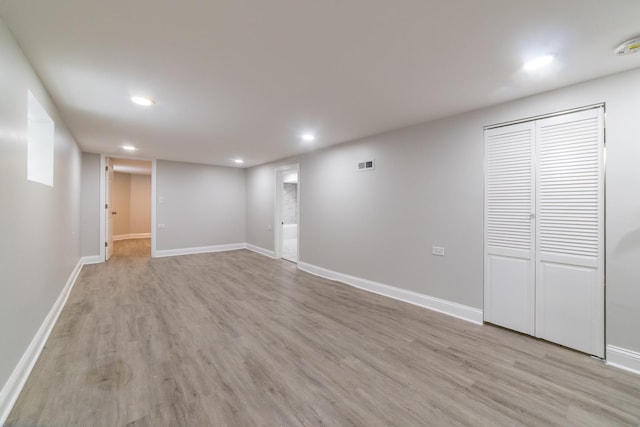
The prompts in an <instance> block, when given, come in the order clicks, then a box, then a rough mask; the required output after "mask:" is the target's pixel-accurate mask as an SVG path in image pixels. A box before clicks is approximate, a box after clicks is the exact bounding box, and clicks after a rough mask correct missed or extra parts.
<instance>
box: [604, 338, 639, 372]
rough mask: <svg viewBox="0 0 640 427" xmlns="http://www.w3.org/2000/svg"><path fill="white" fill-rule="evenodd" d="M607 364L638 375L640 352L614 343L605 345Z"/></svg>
mask: <svg viewBox="0 0 640 427" xmlns="http://www.w3.org/2000/svg"><path fill="white" fill-rule="evenodd" d="M607 365H611V366H615V367H616V368H620V369H624V370H625V371H629V372H633V373H634V374H638V375H640V353H638V352H636V351H633V350H627V349H626V348H622V347H616V346H615V345H607Z"/></svg>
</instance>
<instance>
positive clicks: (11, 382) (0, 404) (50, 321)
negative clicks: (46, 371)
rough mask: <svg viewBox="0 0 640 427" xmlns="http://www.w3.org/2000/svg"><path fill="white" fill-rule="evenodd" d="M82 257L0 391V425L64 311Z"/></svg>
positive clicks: (80, 266) (78, 271)
mask: <svg viewBox="0 0 640 427" xmlns="http://www.w3.org/2000/svg"><path fill="white" fill-rule="evenodd" d="M82 265H83V264H82V259H80V260H79V261H78V263H77V264H76V266H75V267H74V268H73V271H72V272H71V275H70V276H69V279H67V283H66V284H65V285H64V288H62V291H61V292H60V295H59V296H58V299H56V302H55V303H54V304H53V307H51V310H49V313H48V314H47V317H45V318H44V321H43V322H42V324H41V325H40V328H39V329H38V332H36V335H35V336H34V337H33V339H32V340H31V343H30V344H29V347H27V350H26V351H25V352H24V354H23V355H22V358H20V361H19V362H18V364H17V365H16V367H15V369H14V370H13V372H12V373H11V376H10V377H9V379H8V380H7V383H6V384H5V385H4V387H2V390H1V391H0V425H4V423H5V421H6V420H7V417H8V416H9V413H10V412H11V408H13V405H14V404H15V403H16V400H18V396H19V395H20V392H21V391H22V387H24V384H25V383H26V382H27V378H29V374H31V370H32V369H33V367H34V365H35V364H36V361H37V360H38V357H39V356H40V353H41V352H42V349H43V348H44V345H45V344H46V342H47V339H48V338H49V335H50V334H51V331H52V330H53V326H54V325H55V324H56V321H57V320H58V316H60V313H61V312H62V309H63V308H64V305H65V303H66V302H67V298H69V294H70V293H71V289H73V285H75V283H76V279H77V278H78V275H79V274H80V270H82Z"/></svg>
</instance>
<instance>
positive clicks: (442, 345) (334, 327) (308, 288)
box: [6, 250, 640, 427]
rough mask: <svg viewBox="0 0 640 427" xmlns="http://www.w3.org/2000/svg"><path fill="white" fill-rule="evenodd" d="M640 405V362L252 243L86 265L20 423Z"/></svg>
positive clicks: (592, 416)
mask: <svg viewBox="0 0 640 427" xmlns="http://www.w3.org/2000/svg"><path fill="white" fill-rule="evenodd" d="M639 419H640V376H635V375H633V374H630V373H626V372H624V371H621V370H617V369H614V368H611V367H607V366H605V365H604V364H603V363H602V362H601V361H598V360H595V359H592V358H590V357H588V356H585V355H583V354H580V353H576V352H573V351H570V350H567V349H564V348H561V347H558V346H555V345H552V344H549V343H546V342H543V341H539V340H536V339H533V338H530V337H526V336H523V335H519V334H517V333H513V332H510V331H507V330H503V329H500V328H497V327H493V326H490V325H484V326H479V325H474V324H471V323H467V322H464V321H462V320H458V319H455V318H452V317H448V316H446V315H442V314H439V313H435V312H432V311H429V310H426V309H422V308H419V307H415V306H412V305H409V304H405V303H402V302H399V301H395V300H392V299H388V298H385V297H381V296H378V295H374V294H371V293H367V292H364V291H360V290H358V289H354V288H351V287H349V286H347V285H344V284H340V283H336V282H331V281H328V280H324V279H321V278H318V277H314V276H311V275H309V274H306V273H304V272H301V271H299V270H297V268H296V266H295V265H294V264H292V263H290V262H283V261H277V260H271V259H269V258H266V257H264V256H262V255H258V254H255V253H252V252H249V251H246V250H240V251H233V252H226V253H217V254H199V255H188V256H178V257H172V258H158V259H150V258H146V257H120V256H115V257H114V258H112V259H111V260H110V261H109V262H108V263H105V264H98V265H92V266H86V267H85V268H83V270H82V273H81V275H80V277H79V279H78V282H77V284H76V286H75V288H74V290H73V292H72V294H71V296H70V298H69V301H68V303H67V306H66V307H65V309H64V311H63V313H62V315H61V316H60V319H59V321H58V323H57V325H56V327H55V329H54V330H53V333H52V335H51V337H50V339H49V341H48V343H47V346H46V348H45V349H44V351H43V353H42V356H41V357H40V359H39V361H38V363H37V364H36V366H35V368H34V370H33V373H32V375H31V377H30V378H29V380H28V382H27V384H26V386H25V388H24V390H23V392H22V394H21V395H20V398H19V399H18V401H17V403H16V405H15V407H14V409H13V411H12V412H11V414H10V416H9V419H8V421H7V424H6V425H7V426H14V427H16V426H36V425H37V426H122V425H128V426H320V425H328V426H352V425H355V426H367V427H369V426H422V425H427V426H440V425H443V426H456V425H466V426H485V425H486V426H499V425H505V426H516V425H558V426H570V425H575V426H614V425H638V421H639Z"/></svg>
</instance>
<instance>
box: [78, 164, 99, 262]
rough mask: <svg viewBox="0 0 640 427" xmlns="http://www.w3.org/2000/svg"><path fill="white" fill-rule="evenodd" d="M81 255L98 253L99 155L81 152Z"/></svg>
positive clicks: (97, 254) (96, 254)
mask: <svg viewBox="0 0 640 427" xmlns="http://www.w3.org/2000/svg"><path fill="white" fill-rule="evenodd" d="M80 239H81V253H82V256H99V255H100V155H99V154H92V153H82V172H81V194H80Z"/></svg>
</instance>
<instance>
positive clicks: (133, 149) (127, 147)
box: [122, 145, 137, 151]
mask: <svg viewBox="0 0 640 427" xmlns="http://www.w3.org/2000/svg"><path fill="white" fill-rule="evenodd" d="M122 149H123V150H127V151H136V150H137V148H136V147H134V146H133V145H123V146H122Z"/></svg>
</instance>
